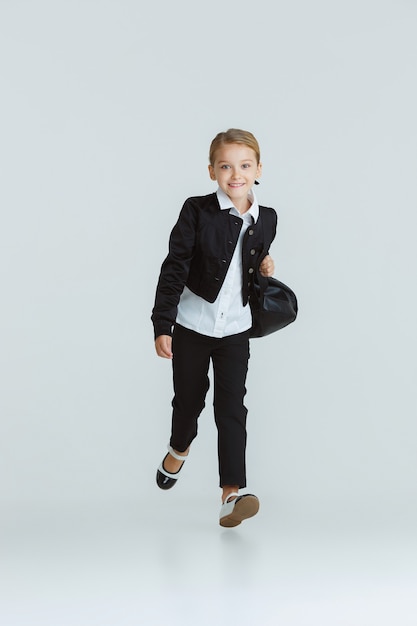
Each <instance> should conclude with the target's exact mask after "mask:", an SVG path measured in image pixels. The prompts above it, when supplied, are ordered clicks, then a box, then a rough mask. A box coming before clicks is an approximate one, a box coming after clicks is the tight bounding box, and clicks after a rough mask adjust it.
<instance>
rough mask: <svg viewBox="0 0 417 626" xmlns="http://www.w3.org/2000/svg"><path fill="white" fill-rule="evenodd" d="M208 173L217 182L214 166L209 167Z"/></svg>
mask: <svg viewBox="0 0 417 626" xmlns="http://www.w3.org/2000/svg"><path fill="white" fill-rule="evenodd" d="M208 171H209V176H210V178H211V180H216V174H215V173H214V167H213V166H212V165H209V166H208Z"/></svg>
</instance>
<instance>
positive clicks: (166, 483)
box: [156, 446, 188, 489]
mask: <svg viewBox="0 0 417 626" xmlns="http://www.w3.org/2000/svg"><path fill="white" fill-rule="evenodd" d="M168 454H170V455H171V456H173V457H174V459H177V461H182V462H183V464H182V465H184V461H185V459H186V458H187V456H188V455H185V456H180V455H179V454H177V453H176V452H174V449H173V448H172V447H171V446H168ZM168 454H166V455H165V457H164V460H163V461H162V463H161V465H160V466H159V467H158V471H157V472H156V482H157V485H158V487H160V488H161V489H171V487H173V486H174V485H175V483H176V482H177V480H178V474H179V473H180V471H181V470H182V465H181V467H180V469H179V470H178V472H175V473H174V474H171V472H167V470H166V469H165V467H164V461H165V459H166V458H167V456H168Z"/></svg>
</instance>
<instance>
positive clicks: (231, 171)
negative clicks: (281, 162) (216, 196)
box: [209, 143, 262, 213]
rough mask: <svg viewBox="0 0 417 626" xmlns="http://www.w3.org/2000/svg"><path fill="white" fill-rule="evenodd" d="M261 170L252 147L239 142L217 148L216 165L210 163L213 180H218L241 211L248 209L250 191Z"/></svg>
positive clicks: (221, 187)
mask: <svg viewBox="0 0 417 626" xmlns="http://www.w3.org/2000/svg"><path fill="white" fill-rule="evenodd" d="M261 171H262V165H261V163H258V162H257V160H256V154H255V152H254V151H253V150H252V148H249V147H248V146H245V145H244V144H239V143H227V144H224V145H222V146H221V147H220V148H218V149H217V150H216V159H215V161H214V165H209V174H210V178H211V180H217V182H218V184H219V187H220V189H222V190H223V191H224V192H225V193H226V194H227V195H228V196H229V198H230V199H231V201H232V202H233V204H234V206H235V207H236V208H237V210H238V211H239V212H240V213H244V212H245V211H247V210H248V208H249V203H248V193H249V191H250V190H251V188H252V186H253V185H254V183H255V179H256V178H259V176H260V175H261Z"/></svg>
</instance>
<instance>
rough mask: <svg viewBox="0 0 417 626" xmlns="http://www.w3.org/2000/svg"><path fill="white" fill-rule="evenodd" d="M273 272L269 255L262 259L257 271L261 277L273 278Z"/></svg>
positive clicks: (273, 264) (272, 262) (273, 267)
mask: <svg viewBox="0 0 417 626" xmlns="http://www.w3.org/2000/svg"><path fill="white" fill-rule="evenodd" d="M274 270H275V263H274V259H273V258H272V257H270V256H269V254H268V255H267V256H266V257H265V258H264V260H263V261H262V263H261V264H260V266H259V271H260V273H261V274H262V276H273V274H274Z"/></svg>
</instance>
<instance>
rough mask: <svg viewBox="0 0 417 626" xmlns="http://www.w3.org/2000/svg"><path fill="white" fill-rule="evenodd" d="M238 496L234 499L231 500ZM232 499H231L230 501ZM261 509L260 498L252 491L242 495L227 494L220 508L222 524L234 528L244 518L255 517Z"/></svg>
mask: <svg viewBox="0 0 417 626" xmlns="http://www.w3.org/2000/svg"><path fill="white" fill-rule="evenodd" d="M233 496H236V498H235V499H234V500H230V498H232V497H233ZM229 500H230V501H229ZM258 511H259V500H258V498H257V497H256V496H254V495H252V494H251V493H247V494H245V495H243V496H240V495H239V494H238V493H231V494H229V495H228V496H227V498H226V500H225V501H224V502H223V504H222V507H221V509H220V520H219V523H220V526H225V527H226V528H232V527H233V526H238V525H239V524H241V523H242V522H243V520H245V519H248V518H249V517H253V516H254V515H256V514H257V512H258Z"/></svg>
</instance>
